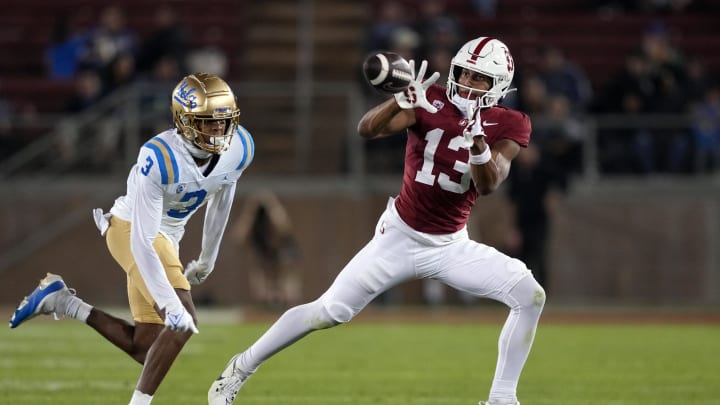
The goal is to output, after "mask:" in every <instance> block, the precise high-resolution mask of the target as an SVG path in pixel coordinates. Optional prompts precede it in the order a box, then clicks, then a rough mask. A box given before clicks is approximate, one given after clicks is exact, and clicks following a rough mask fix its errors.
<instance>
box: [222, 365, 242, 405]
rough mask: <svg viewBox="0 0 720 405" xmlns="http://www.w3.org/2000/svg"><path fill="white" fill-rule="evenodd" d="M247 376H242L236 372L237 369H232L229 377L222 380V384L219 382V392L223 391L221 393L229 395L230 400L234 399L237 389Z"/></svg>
mask: <svg viewBox="0 0 720 405" xmlns="http://www.w3.org/2000/svg"><path fill="white" fill-rule="evenodd" d="M246 379H247V377H243V376H241V375H240V373H238V372H237V371H235V370H233V373H232V374H231V375H230V377H227V379H226V381H224V384H223V383H221V385H220V388H219V390H220V392H222V393H223V395H225V396H228V397H230V400H231V401H233V400H235V396H236V395H237V393H238V391H239V390H240V386H241V385H242V383H243V382H245V380H246Z"/></svg>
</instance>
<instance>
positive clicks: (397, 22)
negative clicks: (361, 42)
mask: <svg viewBox="0 0 720 405" xmlns="http://www.w3.org/2000/svg"><path fill="white" fill-rule="evenodd" d="M378 7H379V9H378V10H377V12H375V13H374V14H375V18H374V19H373V23H372V24H370V26H369V27H368V30H367V32H366V34H365V50H366V51H368V52H369V51H377V50H388V49H390V48H391V43H392V37H393V34H394V33H395V31H396V30H397V29H399V28H407V27H410V26H411V24H412V21H413V18H414V16H412V15H411V12H410V10H409V9H408V8H407V7H406V6H405V3H403V2H402V1H399V0H388V1H383V2H380V3H379V5H378Z"/></svg>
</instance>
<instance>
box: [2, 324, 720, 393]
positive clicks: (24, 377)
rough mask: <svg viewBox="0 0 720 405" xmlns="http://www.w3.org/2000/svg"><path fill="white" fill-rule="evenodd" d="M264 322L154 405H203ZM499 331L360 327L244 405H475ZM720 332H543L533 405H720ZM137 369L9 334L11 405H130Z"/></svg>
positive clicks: (298, 354) (110, 357)
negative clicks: (210, 388) (213, 385)
mask: <svg viewBox="0 0 720 405" xmlns="http://www.w3.org/2000/svg"><path fill="white" fill-rule="evenodd" d="M266 327H267V323H251V324H225V325H223V324H205V325H201V327H200V330H201V333H200V334H199V335H197V336H195V337H194V338H193V339H192V340H191V341H190V343H189V344H188V346H187V347H186V350H185V351H184V352H183V353H182V354H181V356H180V358H179V359H178V362H177V364H176V365H175V367H174V368H173V369H172V370H171V371H170V374H169V375H168V377H167V379H166V381H165V382H164V384H163V386H162V387H161V388H160V390H159V392H158V393H157V395H156V396H155V400H154V401H153V405H171V404H172V405H184V404H187V405H191V404H192V405H199V404H205V403H206V391H207V388H208V386H209V384H210V382H211V381H212V380H213V379H214V378H215V377H216V376H217V374H218V373H219V372H220V371H221V369H222V368H223V367H224V365H225V362H226V361H227V360H228V359H229V358H230V356H231V355H232V354H234V353H235V352H236V351H238V350H240V349H242V348H245V347H246V346H247V345H248V344H249V343H250V342H251V341H253V340H254V339H255V338H257V336H259V334H260V333H262V331H264V330H265V328H266ZM499 330H500V325H499V324H497V325H496V324H479V325H467V324H460V325H458V324H454V325H442V324H436V323H433V324H418V323H403V324H390V323H371V322H362V323H352V324H349V325H344V326H341V327H337V328H334V329H331V330H326V331H321V332H317V333H314V334H312V335H311V336H309V337H308V338H306V339H304V340H302V341H300V342H298V343H297V344H296V345H294V346H292V347H290V348H288V349H286V350H285V351H284V352H281V353H280V354H279V355H278V356H276V357H275V358H273V359H271V360H270V361H268V362H267V363H266V364H265V365H264V366H263V367H262V369H261V370H260V371H259V372H258V374H257V375H256V376H254V377H253V378H252V379H251V380H250V382H249V383H248V384H247V385H246V387H245V388H244V389H243V391H242V392H241V394H240V396H239V397H238V399H237V401H236V403H237V404H243V405H246V404H247V405H268V404H273V405H276V404H277V405H280V404H288V405H311V404H312V405H360V404H363V405H371V404H372V405H406V404H408V405H426V404H441V405H474V404H477V401H478V400H480V399H484V397H485V396H486V395H487V391H488V389H489V384H490V380H491V378H492V373H493V370H494V366H495V351H496V345H497V335H498V333H499ZM718 353H720V326H718V325H717V324H715V325H655V324H653V325H640V326H632V325H589V324H588V325H583V324H577V325H573V324H552V323H550V324H542V325H541V327H540V329H539V330H538V334H537V337H536V341H535V347H534V349H533V352H532V353H531V356H530V359H529V361H528V364H527V367H526V369H525V373H524V375H523V378H522V380H521V384H520V388H519V395H520V399H521V401H522V403H523V405H551V404H552V405H564V404H567V405H582V404H588V405H595V404H598V405H600V404H603V405H605V404H607V405H632V404H643V405H653V404H657V405H660V404H663V405H666V404H676V403H677V404H683V405H686V404H698V405H717V404H720V372H719V371H718V370H720V368H718ZM139 372H140V366H139V365H137V364H135V363H134V362H132V361H131V360H130V359H129V358H127V357H126V356H125V355H124V354H122V353H120V352H119V350H116V349H114V348H113V347H112V346H110V345H109V344H108V343H106V342H105V341H103V340H102V338H101V337H100V336H99V335H97V334H96V333H95V332H94V331H92V330H91V329H90V328H88V327H85V326H83V325H81V324H79V323H77V322H75V321H72V320H63V321H59V322H51V321H47V320H44V319H43V320H33V321H32V322H29V323H27V324H24V325H22V326H21V327H20V328H18V329H16V330H10V329H8V328H3V329H2V330H1V331H0V403H1V404H12V405H38V404H54V405H63V404H67V405H77V404H83V405H93V404H103V405H109V404H118V405H123V404H127V402H128V400H129V398H130V395H131V393H132V390H133V387H134V385H135V382H136V380H137V377H138V375H139Z"/></svg>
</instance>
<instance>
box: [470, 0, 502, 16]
mask: <svg viewBox="0 0 720 405" xmlns="http://www.w3.org/2000/svg"><path fill="white" fill-rule="evenodd" d="M470 2H471V3H472V6H473V9H474V10H475V13H477V15H479V16H481V17H495V14H497V3H498V1H497V0H470Z"/></svg>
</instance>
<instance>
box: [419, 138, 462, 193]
mask: <svg viewBox="0 0 720 405" xmlns="http://www.w3.org/2000/svg"><path fill="white" fill-rule="evenodd" d="M443 132H444V131H443V130H442V129H439V128H435V129H433V130H432V131H429V132H428V133H426V134H425V141H427V145H425V153H424V154H423V155H424V158H423V165H422V168H421V169H420V170H418V172H417V173H416V174H415V181H417V182H418V183H422V184H427V185H428V186H432V185H434V184H435V175H434V174H432V171H433V168H435V154H436V153H437V149H438V146H439V145H440V139H441V138H442V135H443ZM462 143H463V137H462V136H456V137H454V138H452V139H451V140H450V142H449V143H448V149H450V150H454V151H458V150H460V146H461V145H462ZM453 170H455V171H456V172H458V173H460V174H461V175H462V177H460V183H456V182H454V181H452V179H450V176H448V175H447V174H446V173H439V174H438V176H437V182H438V185H439V186H440V188H441V189H443V190H445V191H449V192H451V193H457V194H463V193H465V192H466V191H468V190H469V189H470V182H471V180H472V176H471V175H470V165H468V163H467V162H461V161H459V160H456V161H455V164H454V165H453Z"/></svg>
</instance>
